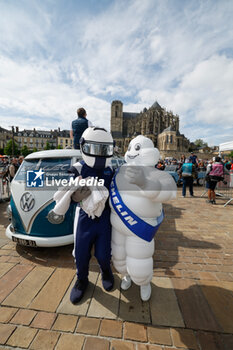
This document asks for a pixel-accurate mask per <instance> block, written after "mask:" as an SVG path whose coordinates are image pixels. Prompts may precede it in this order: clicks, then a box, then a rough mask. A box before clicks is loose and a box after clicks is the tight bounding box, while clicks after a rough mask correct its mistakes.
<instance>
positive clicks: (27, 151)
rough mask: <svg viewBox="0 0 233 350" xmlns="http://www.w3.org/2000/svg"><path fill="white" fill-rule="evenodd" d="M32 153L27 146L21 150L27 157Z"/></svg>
mask: <svg viewBox="0 0 233 350" xmlns="http://www.w3.org/2000/svg"><path fill="white" fill-rule="evenodd" d="M30 153H32V151H30V150H29V149H28V147H27V146H26V145H24V146H23V147H22V148H21V154H22V155H23V156H24V157H26V156H27V155H28V154H30Z"/></svg>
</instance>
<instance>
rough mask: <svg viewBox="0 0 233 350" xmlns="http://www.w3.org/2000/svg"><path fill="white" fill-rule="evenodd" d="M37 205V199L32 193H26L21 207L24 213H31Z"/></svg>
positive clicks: (22, 198) (21, 201) (21, 200)
mask: <svg viewBox="0 0 233 350" xmlns="http://www.w3.org/2000/svg"><path fill="white" fill-rule="evenodd" d="M34 205H35V198H34V196H33V194H32V193H30V192H25V193H24V194H23V195H22V197H21V199H20V207H21V209H22V210H23V211H30V210H32V208H33V207H34Z"/></svg>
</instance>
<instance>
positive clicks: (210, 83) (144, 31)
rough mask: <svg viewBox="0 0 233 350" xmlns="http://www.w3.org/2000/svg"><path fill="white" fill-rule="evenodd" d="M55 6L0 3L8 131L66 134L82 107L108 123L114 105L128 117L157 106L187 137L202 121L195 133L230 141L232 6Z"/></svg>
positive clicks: (1, 101)
mask: <svg viewBox="0 0 233 350" xmlns="http://www.w3.org/2000/svg"><path fill="white" fill-rule="evenodd" d="M55 5H57V2H53V1H49V2H48V3H47V4H45V3H43V4H42V3H38V2H28V1H25V2H22V5H21V4H20V5H19V4H18V3H17V2H12V3H9V4H8V3H3V2H2V3H1V4H0V7H1V13H2V14H3V15H2V17H1V18H2V20H1V23H0V31H1V33H3V35H1V38H0V55H1V61H0V81H1V83H0V108H1V109H2V110H4V114H3V115H12V118H13V120H12V122H11V124H12V123H13V124H16V123H14V118H15V119H16V120H17V123H18V125H22V126H24V125H25V126H28V127H29V126H31V125H30V124H32V123H35V118H30V116H32V117H33V116H38V117H40V123H41V124H43V125H44V127H45V128H46V127H49V128H50V127H52V128H54V127H57V126H58V124H57V125H54V124H55V121H56V123H59V124H60V126H61V127H64V128H69V125H70V121H71V120H72V119H73V118H74V117H75V111H76V109H77V107H78V106H80V105H83V106H84V107H85V108H86V109H87V111H88V115H89V117H90V119H92V121H94V122H96V123H99V124H104V125H105V124H106V122H107V123H109V119H110V103H109V102H110V101H111V99H119V98H121V99H122V100H123V102H124V105H125V110H127V111H140V110H142V109H143V107H144V106H146V107H148V106H150V105H151V104H152V103H153V102H154V101H155V100H156V99H157V100H158V102H159V103H160V104H161V105H162V106H164V107H166V108H167V109H168V110H170V109H171V110H172V111H173V112H174V113H178V114H179V115H180V118H181V129H182V132H185V134H186V133H187V136H188V137H191V138H192V139H193V138H194V135H196V133H195V132H194V124H195V123H196V126H195V130H197V133H200V132H201V130H202V129H203V128H205V129H206V130H207V129H208V130H209V133H210V132H212V134H213V135H215V138H216V140H218V139H220V138H221V137H222V135H223V134H224V135H227V133H224V132H222V130H221V131H220V129H221V125H222V124H224V125H230V124H232V112H233V102H232V98H231V96H232V92H233V91H232V89H233V88H232V87H233V84H232V79H233V76H232V75H233V73H232V72H233V61H232V56H233V55H232V52H233V48H232V32H233V22H232V12H233V5H232V3H231V2H229V1H215V2H213V1H208V0H207V1H205V2H203V1H194V0H193V1H189V2H185V3H183V2H180V1H178V0H177V1H174V2H171V1H156V2H155V1H154V0H146V1H139V0H135V1H133V0H132V1H127V2H125V1H123V0H121V1H117V2H113V3H112V4H110V5H108V7H107V8H105V9H102V11H98V13H95V10H94V9H93V11H92V9H91V8H90V9H89V12H88V11H85V12H84V16H82V10H81V9H80V7H79V8H77V12H73V13H68V12H66V11H65V10H66V9H65V8H64V9H63V8H61V5H60V4H59V6H58V5H57V6H55ZM77 6H78V5H77ZM85 6H88V4H87V5H85ZM61 13H62V15H63V16H62V20H61V17H60V16H61ZM132 101H135V103H133V102H132ZM14 113H15V117H14ZM20 117H21V120H20ZM9 118H11V117H9ZM18 118H19V119H18ZM1 119H2V118H1ZM30 120H31V123H30ZM198 123H199V124H201V129H200V128H199V127H198ZM6 124H7V125H8V124H9V122H8V121H5V120H1V125H5V126H6ZM216 125H219V127H218V128H216ZM190 128H192V132H190ZM215 129H217V130H216V134H215ZM195 137H198V135H197V136H195ZM204 137H205V138H207V137H208V135H206V134H205V136H204ZM216 142H217V141H216Z"/></svg>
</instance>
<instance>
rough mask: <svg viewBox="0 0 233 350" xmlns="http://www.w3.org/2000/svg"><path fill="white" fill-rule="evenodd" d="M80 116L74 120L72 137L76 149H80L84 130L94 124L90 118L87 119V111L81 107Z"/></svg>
mask: <svg viewBox="0 0 233 350" xmlns="http://www.w3.org/2000/svg"><path fill="white" fill-rule="evenodd" d="M77 115H78V118H76V119H75V120H73V121H72V123H71V130H70V138H71V139H73V145H74V149H80V143H79V141H80V138H81V136H82V134H83V132H84V131H85V130H86V129H87V128H88V127H89V126H92V123H91V122H90V120H88V119H87V112H86V110H85V109H84V108H79V109H78V110H77Z"/></svg>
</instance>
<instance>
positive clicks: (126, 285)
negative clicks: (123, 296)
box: [121, 275, 131, 290]
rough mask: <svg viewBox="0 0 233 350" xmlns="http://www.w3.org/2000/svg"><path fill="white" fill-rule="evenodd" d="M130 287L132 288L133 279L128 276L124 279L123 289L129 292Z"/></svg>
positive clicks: (122, 282)
mask: <svg viewBox="0 0 233 350" xmlns="http://www.w3.org/2000/svg"><path fill="white" fill-rule="evenodd" d="M129 287H131V278H130V276H129V275H126V276H124V277H123V278H122V281H121V289H123V290H127V289H129Z"/></svg>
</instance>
